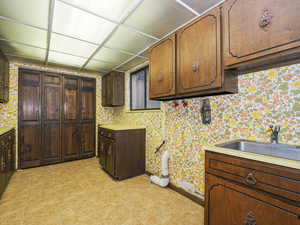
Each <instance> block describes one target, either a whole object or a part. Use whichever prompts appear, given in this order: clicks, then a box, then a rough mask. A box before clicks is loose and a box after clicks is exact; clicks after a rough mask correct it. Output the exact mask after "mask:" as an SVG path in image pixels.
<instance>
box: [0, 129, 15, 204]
mask: <svg viewBox="0 0 300 225" xmlns="http://www.w3.org/2000/svg"><path fill="white" fill-rule="evenodd" d="M15 140H16V137H15V129H12V130H10V131H8V132H6V133H4V134H2V135H0V198H1V196H2V194H3V192H4V191H5V189H6V186H7V185H8V183H9V180H10V178H11V177H12V175H13V173H14V172H15V166H16V163H15V157H16V142H15Z"/></svg>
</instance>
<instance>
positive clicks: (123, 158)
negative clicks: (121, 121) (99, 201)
mask: <svg viewBox="0 0 300 225" xmlns="http://www.w3.org/2000/svg"><path fill="white" fill-rule="evenodd" d="M145 133H146V131H145V129H130V130H110V129H105V128H101V127H100V126H99V128H98V135H99V136H98V157H99V162H100V165H101V166H102V168H103V169H104V170H105V171H106V172H107V173H108V174H110V175H111V176H112V177H113V178H115V179H118V180H122V179H125V178H129V177H134V176H138V175H141V174H144V173H145Z"/></svg>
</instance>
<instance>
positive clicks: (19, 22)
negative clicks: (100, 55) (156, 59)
mask: <svg viewBox="0 0 300 225" xmlns="http://www.w3.org/2000/svg"><path fill="white" fill-rule="evenodd" d="M0 19H1V20H5V21H9V22H13V23H15V24H20V25H24V26H28V27H31V28H35V29H38V30H42V31H46V32H48V29H46V28H43V27H39V26H34V25H31V24H28V23H24V22H21V21H19V20H16V19H12V18H9V17H5V16H0ZM52 34H57V35H60V36H63V37H66V38H70V39H74V40H77V41H81V42H84V43H88V44H91V45H94V46H98V45H99V44H97V43H94V42H91V41H87V40H84V39H81V38H77V37H74V36H71V35H67V34H63V33H60V32H56V31H53V30H52ZM8 41H11V42H13V40H8ZM19 44H21V45H23V44H24V43H21V42H20V43H19ZM103 48H106V49H110V50H114V51H117V52H121V53H124V54H127V55H130V56H133V55H136V54H135V53H132V52H129V51H125V50H123V49H118V48H112V47H109V46H105V45H104V46H103ZM50 51H51V50H50ZM139 57H140V58H147V57H144V56H139Z"/></svg>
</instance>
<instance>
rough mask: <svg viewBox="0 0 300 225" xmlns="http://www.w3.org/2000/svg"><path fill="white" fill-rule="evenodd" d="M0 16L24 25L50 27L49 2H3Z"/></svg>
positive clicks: (41, 0)
mask: <svg viewBox="0 0 300 225" xmlns="http://www.w3.org/2000/svg"><path fill="white" fill-rule="evenodd" d="M0 4H1V7H0V15H1V16H5V17H9V18H12V19H16V20H19V21H21V22H23V23H28V24H30V25H34V26H39V27H43V28H45V29H46V28H47V27H48V11H49V0H1V3H0Z"/></svg>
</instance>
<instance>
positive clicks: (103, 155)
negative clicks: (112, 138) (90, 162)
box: [98, 136, 106, 168]
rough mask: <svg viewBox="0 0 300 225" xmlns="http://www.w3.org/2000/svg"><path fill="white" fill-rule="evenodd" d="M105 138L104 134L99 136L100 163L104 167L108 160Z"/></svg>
mask: <svg viewBox="0 0 300 225" xmlns="http://www.w3.org/2000/svg"><path fill="white" fill-rule="evenodd" d="M105 139H106V138H104V137H102V136H99V138H98V157H99V163H100V165H101V166H102V167H103V168H105V161H106V153H105V145H106V142H105Z"/></svg>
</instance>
